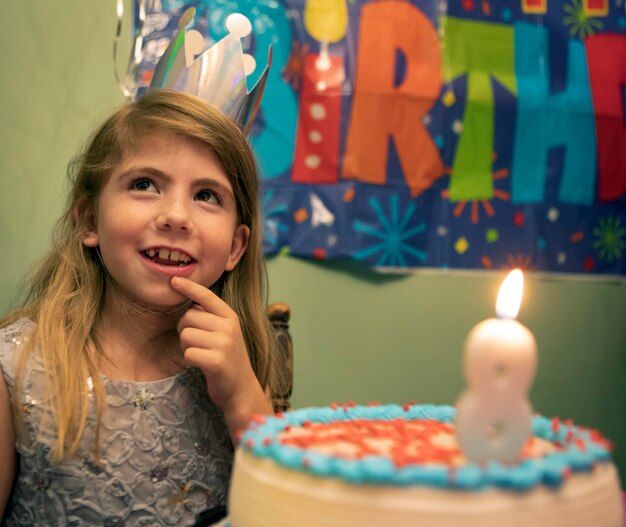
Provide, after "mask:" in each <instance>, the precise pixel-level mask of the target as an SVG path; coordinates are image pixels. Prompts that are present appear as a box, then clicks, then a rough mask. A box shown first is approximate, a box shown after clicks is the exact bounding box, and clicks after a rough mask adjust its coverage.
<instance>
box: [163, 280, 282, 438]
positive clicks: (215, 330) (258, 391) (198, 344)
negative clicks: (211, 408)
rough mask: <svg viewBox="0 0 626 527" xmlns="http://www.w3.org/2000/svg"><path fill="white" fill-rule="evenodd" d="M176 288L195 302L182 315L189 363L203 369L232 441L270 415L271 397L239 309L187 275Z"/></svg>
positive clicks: (174, 283) (183, 341)
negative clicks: (245, 334)
mask: <svg viewBox="0 0 626 527" xmlns="http://www.w3.org/2000/svg"><path fill="white" fill-rule="evenodd" d="M172 287H174V289H176V290H177V291H178V292H180V293H182V294H183V295H185V296H187V297H189V298H190V299H191V300H193V301H194V302H195V305H194V306H193V307H191V308H190V309H189V310H188V311H187V312H186V313H185V314H184V315H183V316H182V317H181V319H180V321H179V323H178V332H179V334H180V342H181V347H182V349H183V351H184V353H185V362H187V363H188V364H189V365H191V366H195V367H197V368H199V369H200V370H201V371H202V373H203V374H204V376H205V378H206V380H207V387H208V390H209V397H211V400H212V401H213V403H214V404H215V405H216V406H217V407H218V408H220V410H222V412H223V413H224V417H225V419H226V424H227V425H228V430H229V432H230V436H231V439H232V440H233V443H234V444H237V442H238V438H239V434H240V433H241V432H242V431H243V430H244V429H245V428H246V427H247V425H248V423H249V422H250V420H251V419H252V418H253V417H254V416H255V415H258V414H267V415H269V414H272V403H271V400H270V398H269V397H268V396H267V394H266V393H265V392H264V391H263V389H262V388H261V385H260V384H259V381H258V380H257V378H256V376H255V374H254V371H253V369H252V365H251V364H250V359H249V358H248V352H247V350H246V345H245V341H244V338H243V334H242V332H241V326H240V323H239V318H238V317H237V315H236V313H235V312H234V311H233V310H232V309H231V308H230V306H228V304H226V302H224V301H223V300H222V299H221V298H219V297H218V296H217V295H216V294H215V293H213V292H212V291H211V290H210V289H207V288H206V287H203V286H201V285H198V284H196V283H195V282H192V281H191V280H188V279H186V278H180V277H176V278H174V279H172Z"/></svg>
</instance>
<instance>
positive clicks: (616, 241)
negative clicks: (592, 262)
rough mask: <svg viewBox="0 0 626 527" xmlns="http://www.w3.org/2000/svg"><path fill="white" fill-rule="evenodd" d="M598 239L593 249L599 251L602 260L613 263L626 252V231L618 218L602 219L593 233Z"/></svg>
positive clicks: (608, 217)
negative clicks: (625, 241) (625, 248)
mask: <svg viewBox="0 0 626 527" xmlns="http://www.w3.org/2000/svg"><path fill="white" fill-rule="evenodd" d="M591 232H592V233H593V235H594V236H595V237H596V238H597V239H596V240H595V241H594V242H593V244H592V247H593V248H594V249H596V250H597V251H598V256H599V257H600V260H606V261H607V262H609V263H611V262H612V261H613V260H617V259H618V258H621V257H622V252H623V251H624V246H625V243H624V239H623V238H624V234H626V230H624V228H623V227H622V226H621V224H620V219H619V218H618V217H617V216H606V217H604V218H600V220H599V221H598V226H597V227H595V228H594V229H593V231H591Z"/></svg>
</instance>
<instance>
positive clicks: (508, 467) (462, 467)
mask: <svg viewBox="0 0 626 527" xmlns="http://www.w3.org/2000/svg"><path fill="white" fill-rule="evenodd" d="M454 417H455V410H454V408H452V407H449V406H432V405H406V406H398V405H385V406H379V405H370V406H356V405H353V404H350V405H332V406H330V407H325V408H307V409H301V410H295V411H291V412H286V413H285V414H282V415H277V416H275V417H267V418H264V419H259V420H256V421H255V422H254V423H253V424H252V425H251V426H250V427H249V429H248V430H247V431H246V432H245V433H244V435H243V436H242V438H241V442H240V447H239V448H238V450H237V453H236V457H235V465H234V472H233V478H232V482H231V490H230V495H229V515H230V521H231V523H232V527H331V526H332V527H339V526H342V527H382V526H385V527H405V526H428V527H458V526H462V527H492V526H493V527H502V526H505V525H506V526H507V527H522V526H523V527H530V526H532V527H592V526H593V527H596V526H598V527H623V525H624V523H623V522H624V517H623V510H622V497H621V491H620V485H619V478H618V475H617V471H616V468H615V466H614V465H613V463H612V462H611V455H610V445H609V444H608V442H607V441H606V440H605V439H604V438H603V437H602V436H601V435H600V434H599V433H598V432H597V431H594V430H590V429H585V428H581V427H577V426H574V425H573V424H571V423H569V422H561V421H559V420H557V419H552V420H550V419H547V418H545V417H541V416H535V417H534V418H533V423H532V426H533V434H532V437H530V438H529V440H528V441H527V443H526V445H525V447H524V449H523V451H522V453H521V455H520V459H519V461H517V462H516V463H512V464H502V463H489V464H484V465H479V464H476V463H471V462H468V461H467V460H466V459H465V458H464V456H463V455H462V453H461V452H460V450H459V448H458V445H457V442H456V438H455V434H454V424H453V423H454Z"/></svg>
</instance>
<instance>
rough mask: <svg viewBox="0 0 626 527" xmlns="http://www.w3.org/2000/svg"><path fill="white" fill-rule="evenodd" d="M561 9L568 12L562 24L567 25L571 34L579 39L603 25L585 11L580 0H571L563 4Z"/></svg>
mask: <svg viewBox="0 0 626 527" xmlns="http://www.w3.org/2000/svg"><path fill="white" fill-rule="evenodd" d="M563 10H564V11H565V12H566V13H569V15H568V16H566V17H564V18H563V24H564V25H565V26H569V34H570V35H571V36H576V37H577V38H579V39H580V40H584V39H585V37H588V36H589V35H593V34H594V33H595V32H596V31H598V30H600V29H602V28H603V27H604V24H603V23H602V22H600V21H599V20H596V19H595V18H593V17H590V16H589V15H588V14H587V13H585V10H584V9H583V6H582V2H581V0H572V3H571V4H566V5H564V6H563Z"/></svg>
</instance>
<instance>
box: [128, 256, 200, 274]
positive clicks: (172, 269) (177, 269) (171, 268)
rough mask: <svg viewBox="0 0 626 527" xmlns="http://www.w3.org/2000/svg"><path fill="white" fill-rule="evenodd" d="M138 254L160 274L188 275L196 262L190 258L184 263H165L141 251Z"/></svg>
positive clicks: (194, 267)
mask: <svg viewBox="0 0 626 527" xmlns="http://www.w3.org/2000/svg"><path fill="white" fill-rule="evenodd" d="M140 254H141V257H142V258H143V261H144V262H145V263H146V265H147V266H148V267H149V268H150V269H152V270H154V271H157V272H159V273H162V274H166V275H168V276H184V277H188V276H189V275H191V274H192V273H193V272H194V270H195V269H196V266H197V264H198V262H197V261H196V260H192V261H190V262H189V263H186V264H184V265H165V264H162V263H158V262H155V261H154V260H153V259H151V258H149V257H148V256H147V255H146V254H145V253H143V252H142V253H140Z"/></svg>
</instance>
